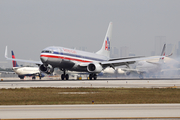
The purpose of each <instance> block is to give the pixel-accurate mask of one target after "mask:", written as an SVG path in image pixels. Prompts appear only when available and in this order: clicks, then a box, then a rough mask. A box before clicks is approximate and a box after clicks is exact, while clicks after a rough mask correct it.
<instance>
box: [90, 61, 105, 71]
mask: <svg viewBox="0 0 180 120" xmlns="http://www.w3.org/2000/svg"><path fill="white" fill-rule="evenodd" d="M87 70H88V72H90V73H100V72H101V71H102V70H103V67H102V66H101V65H100V64H99V63H90V64H89V65H88V66H87Z"/></svg>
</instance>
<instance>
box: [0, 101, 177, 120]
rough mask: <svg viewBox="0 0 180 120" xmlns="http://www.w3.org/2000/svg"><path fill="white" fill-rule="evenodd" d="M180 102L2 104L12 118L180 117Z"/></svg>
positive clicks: (1, 112) (0, 113)
mask: <svg viewBox="0 0 180 120" xmlns="http://www.w3.org/2000/svg"><path fill="white" fill-rule="evenodd" d="M179 113H180V104H109V105H108V104H104V105H95V104H92V105H22V106H0V116H1V119H10V118H24V119H25V118H71V119H72V118H180V114H179Z"/></svg>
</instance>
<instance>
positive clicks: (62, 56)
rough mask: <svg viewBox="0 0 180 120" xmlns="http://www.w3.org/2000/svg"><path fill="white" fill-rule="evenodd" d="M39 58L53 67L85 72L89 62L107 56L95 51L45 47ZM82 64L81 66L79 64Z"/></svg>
mask: <svg viewBox="0 0 180 120" xmlns="http://www.w3.org/2000/svg"><path fill="white" fill-rule="evenodd" d="M40 59H41V61H42V63H43V64H50V65H51V66H52V67H53V68H55V67H58V68H60V69H61V68H62V69H63V68H64V69H66V70H71V71H81V72H87V68H86V67H83V65H84V66H87V64H89V63H92V62H93V63H94V62H97V63H98V62H101V61H107V60H108V58H107V57H105V56H102V55H98V54H96V53H90V52H85V51H80V50H75V49H69V48H64V47H47V48H45V49H44V50H43V51H42V52H41V54H40ZM80 65H82V66H80Z"/></svg>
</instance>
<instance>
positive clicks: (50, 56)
mask: <svg viewBox="0 0 180 120" xmlns="http://www.w3.org/2000/svg"><path fill="white" fill-rule="evenodd" d="M40 57H48V58H60V59H66V60H72V61H78V62H91V61H88V60H81V59H76V58H70V57H62V56H54V55H41V56H40Z"/></svg>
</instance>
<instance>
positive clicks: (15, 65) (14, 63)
mask: <svg viewBox="0 0 180 120" xmlns="http://www.w3.org/2000/svg"><path fill="white" fill-rule="evenodd" d="M11 53H12V58H13V59H15V55H14V52H13V51H11ZM12 64H13V67H19V65H18V64H17V62H16V61H14V60H13V61H12Z"/></svg>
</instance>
